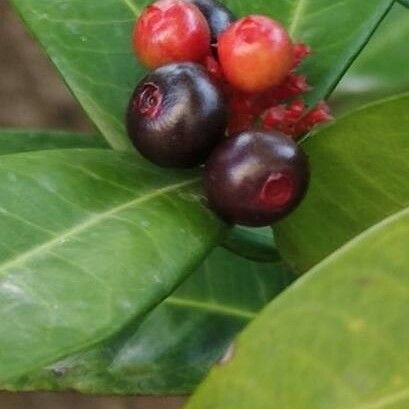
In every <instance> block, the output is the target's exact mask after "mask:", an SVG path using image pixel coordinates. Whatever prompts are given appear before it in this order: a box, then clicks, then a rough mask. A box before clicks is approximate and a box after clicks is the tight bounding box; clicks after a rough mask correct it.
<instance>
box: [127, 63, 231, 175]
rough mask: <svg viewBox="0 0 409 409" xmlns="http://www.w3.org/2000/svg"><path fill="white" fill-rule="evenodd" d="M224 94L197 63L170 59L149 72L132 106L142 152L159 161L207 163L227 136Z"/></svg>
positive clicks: (131, 122) (132, 126) (131, 127)
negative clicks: (169, 62) (225, 134)
mask: <svg viewBox="0 0 409 409" xmlns="http://www.w3.org/2000/svg"><path fill="white" fill-rule="evenodd" d="M226 124H227V110H226V106H225V102H224V99H223V96H222V94H221V93H220V91H219V90H218V89H217V87H216V86H215V85H214V83H213V82H212V80H211V79H210V77H209V76H208V74H207V73H206V72H205V70H204V69H203V68H202V67H201V66H200V65H197V64H192V63H182V64H170V65H165V66H163V67H160V68H157V69H156V70H154V71H153V72H151V73H150V74H148V75H147V76H146V77H145V78H144V79H143V80H142V81H141V82H140V83H139V84H138V86H137V87H136V89H135V91H134V93H133V95H132V98H131V101H130V103H129V107H128V113H127V128H128V134H129V136H130V138H131V140H132V142H133V144H134V145H135V147H136V148H137V149H138V150H139V152H140V153H141V154H142V155H143V156H144V157H146V158H147V159H149V160H151V161H152V162H154V163H156V164H157V165H160V166H171V167H193V166H196V165H199V164H201V163H203V162H204V161H205V160H206V158H207V157H208V156H209V154H210V153H211V151H212V150H213V148H214V147H215V145H216V144H217V143H218V142H219V141H220V140H221V138H223V136H224V133H225V129H226Z"/></svg>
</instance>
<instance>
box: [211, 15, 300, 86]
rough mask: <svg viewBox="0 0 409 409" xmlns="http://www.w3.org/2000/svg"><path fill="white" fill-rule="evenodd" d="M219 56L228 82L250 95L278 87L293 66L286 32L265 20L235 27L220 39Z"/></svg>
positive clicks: (246, 21) (253, 18) (246, 19)
mask: <svg viewBox="0 0 409 409" xmlns="http://www.w3.org/2000/svg"><path fill="white" fill-rule="evenodd" d="M218 55H219V59H220V63H221V65H222V67H223V72H224V74H225V76H226V78H227V80H228V81H229V82H230V83H231V84H232V85H233V86H234V87H236V88H237V89H239V90H241V91H244V92H249V93H255V92H263V91H266V90H268V89H270V88H272V87H274V86H277V85H279V84H280V83H281V82H282V81H284V79H285V77H286V76H287V75H288V74H289V72H290V71H291V69H292V68H293V66H294V49H293V44H292V42H291V39H290V37H289V35H288V33H287V31H286V30H285V29H284V28H283V27H282V26H281V24H279V23H278V22H277V21H274V20H272V19H270V18H268V17H264V16H249V17H244V18H242V19H241V20H238V21H237V22H235V23H234V24H232V25H231V26H230V28H228V29H227V30H226V31H225V32H224V33H222V34H221V35H220V37H219V45H218Z"/></svg>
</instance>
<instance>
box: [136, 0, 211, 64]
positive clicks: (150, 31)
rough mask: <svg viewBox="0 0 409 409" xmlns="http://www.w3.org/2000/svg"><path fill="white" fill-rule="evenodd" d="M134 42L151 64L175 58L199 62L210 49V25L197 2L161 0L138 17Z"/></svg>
mask: <svg viewBox="0 0 409 409" xmlns="http://www.w3.org/2000/svg"><path fill="white" fill-rule="evenodd" d="M133 46H134V49H135V53H136V55H137V56H138V57H139V59H140V60H141V62H142V63H143V64H144V65H145V66H147V67H149V68H156V67H159V66H161V65H165V64H168V63H173V62H182V61H191V62H199V61H202V60H203V58H205V56H206V55H207V54H208V53H209V50H210V29H209V26H208V24H207V22H206V19H205V17H204V16H203V14H202V13H201V12H200V10H199V9H198V8H197V7H196V6H195V5H194V4H192V3H188V2H185V1H182V0H159V1H157V2H155V3H153V4H152V5H150V6H148V7H146V8H145V9H144V10H143V12H142V14H141V16H140V17H139V19H138V20H137V22H136V24H135V28H134V32H133Z"/></svg>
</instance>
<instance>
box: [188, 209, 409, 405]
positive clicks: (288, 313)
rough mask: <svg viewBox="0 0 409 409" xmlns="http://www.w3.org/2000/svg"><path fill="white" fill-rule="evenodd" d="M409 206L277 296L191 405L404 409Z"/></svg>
mask: <svg viewBox="0 0 409 409" xmlns="http://www.w3.org/2000/svg"><path fill="white" fill-rule="evenodd" d="M408 248H409V208H406V209H405V210H402V211H401V212H400V213H397V214H394V215H392V216H390V217H389V218H386V219H384V220H383V221H382V222H380V223H379V224H378V225H376V226H374V227H373V228H371V229H370V230H367V231H365V232H364V233H362V234H361V235H360V236H358V237H356V238H355V239H354V240H352V241H350V242H349V243H348V244H346V245H345V246H343V247H342V248H341V249H339V250H337V251H336V252H335V253H333V254H332V255H331V256H330V257H328V258H327V259H326V260H324V261H323V262H322V263H320V264H319V265H317V266H316V267H315V268H314V269H313V270H312V271H310V272H309V273H308V274H307V275H306V276H304V277H303V278H301V279H300V280H299V281H297V282H296V284H295V285H294V286H292V287H290V289H289V290H287V291H286V292H284V293H283V294H282V296H280V297H278V298H276V300H275V301H273V302H272V303H271V304H270V305H269V306H268V307H267V308H266V309H265V310H264V311H263V312H262V313H261V314H260V315H259V316H258V318H257V319H256V320H254V321H253V323H252V324H250V325H249V326H248V327H247V328H246V330H245V331H244V333H243V334H242V335H241V336H240V337H239V339H238V341H237V342H236V344H235V348H234V350H233V351H232V353H231V354H230V361H229V360H228V359H226V360H225V362H224V365H221V366H218V367H216V368H214V369H213V370H212V372H211V374H210V376H209V378H208V379H207V380H205V382H204V383H203V385H202V386H201V387H199V390H198V392H197V393H196V395H194V397H193V399H192V400H191V402H190V404H188V405H187V409H219V408H220V409H242V408H243V409H249V408H254V409H271V408H281V409H294V408H297V409H311V408H348V409H381V408H391V409H392V408H393V409H405V408H407V407H408V404H409V388H408V380H409V355H408V354H407V351H408V349H409V330H408V325H407V318H408V317H407V311H408V305H409V291H408V288H409V275H408V271H409V253H408Z"/></svg>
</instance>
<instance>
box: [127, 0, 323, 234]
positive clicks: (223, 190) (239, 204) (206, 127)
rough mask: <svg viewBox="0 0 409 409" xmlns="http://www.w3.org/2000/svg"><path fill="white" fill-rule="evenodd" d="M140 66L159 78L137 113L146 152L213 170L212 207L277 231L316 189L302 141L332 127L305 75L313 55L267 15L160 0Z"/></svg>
mask: <svg viewBox="0 0 409 409" xmlns="http://www.w3.org/2000/svg"><path fill="white" fill-rule="evenodd" d="M133 46H134V49H135V53H136V55H137V57H138V59H139V60H140V61H141V62H142V63H143V64H144V65H145V66H146V67H148V68H150V69H152V70H153V71H152V72H150V73H149V74H148V75H147V76H146V77H145V78H143V79H142V81H140V83H139V84H138V85H137V87H136V89H135V91H134V93H133V95H132V97H131V100H130V103H129V107H128V112H127V129H128V134H129V136H130V138H131V140H132V142H133V144H134V145H135V147H136V148H137V149H138V150H139V152H140V153H141V154H142V155H143V156H144V157H146V158H147V159H149V160H151V161H152V162H154V163H156V164H157V165H160V166H170V167H193V166H197V165H201V164H203V163H205V173H204V182H205V190H206V193H207V198H208V200H209V204H210V205H211V207H212V208H213V209H214V210H215V211H216V212H217V213H218V214H219V215H220V216H221V217H223V218H224V219H225V220H227V221H228V222H231V223H238V224H243V225H249V226H264V225H270V224H272V223H273V222H275V221H277V220H279V219H281V218H282V217H284V216H285V215H287V214H288V213H289V212H290V211H292V210H293V209H294V208H295V207H296V206H297V205H298V204H299V203H300V201H301V200H302V198H303V196H304V195H305V192H306V190H307V187H308V182H309V166H308V160H307V158H306V156H305V154H304V153H303V151H302V150H301V148H300V147H299V146H298V145H297V144H296V142H295V141H296V140H297V139H298V138H299V137H301V136H303V135H305V134H306V133H307V132H309V131H310V130H311V129H312V127H313V126H315V125H317V124H319V123H322V122H324V121H327V120H328V119H330V115H329V110H328V107H327V105H326V104H325V103H324V102H320V103H319V104H318V105H317V106H316V107H313V108H312V109H309V108H307V107H306V106H305V104H304V102H303V100H302V99H301V98H300V95H301V94H302V93H304V92H306V91H307V90H308V89H309V86H308V85H307V82H306V78H305V76H303V75H299V74H297V73H296V68H297V67H298V65H299V64H300V63H301V61H302V60H303V59H304V58H305V57H306V56H307V55H308V54H309V53H310V50H309V48H308V47H307V46H305V45H303V44H295V45H294V44H293V43H292V41H291V39H290V36H289V34H288V33H287V32H286V30H285V29H284V28H283V27H282V26H281V25H280V24H279V23H278V22H277V21H275V20H272V19H271V18H268V17H265V16H258V15H253V16H248V17H244V18H242V19H239V20H237V19H236V18H235V17H234V15H233V14H232V13H231V12H230V11H229V10H228V9H227V8H226V7H225V6H223V5H222V4H220V3H219V2H217V1H215V0H159V1H156V2H154V3H153V4H151V5H149V6H147V7H146V8H145V9H144V10H143V11H142V14H141V15H140V17H139V18H138V20H137V22H136V24H135V28H134V32H133Z"/></svg>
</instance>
